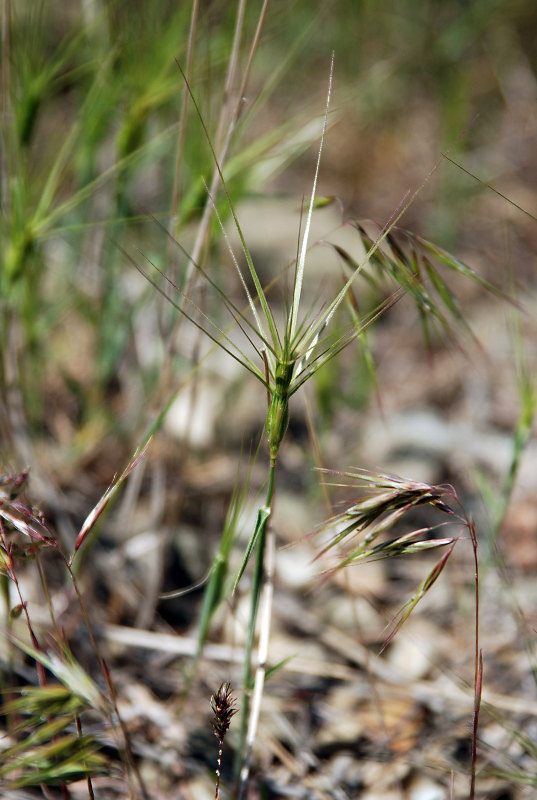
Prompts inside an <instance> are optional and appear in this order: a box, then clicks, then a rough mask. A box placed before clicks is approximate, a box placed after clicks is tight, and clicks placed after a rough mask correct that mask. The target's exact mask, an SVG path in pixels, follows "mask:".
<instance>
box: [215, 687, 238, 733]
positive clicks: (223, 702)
mask: <svg viewBox="0 0 537 800" xmlns="http://www.w3.org/2000/svg"><path fill="white" fill-rule="evenodd" d="M211 708H212V711H213V714H214V718H213V722H212V725H213V731H214V735H215V736H216V738H217V739H218V741H219V742H222V741H223V739H224V737H225V735H226V733H227V732H228V730H229V726H230V724H231V718H232V717H233V716H234V714H236V713H237V709H236V708H235V698H234V697H233V692H232V689H231V684H229V683H222V684H220V688H219V689H218V691H217V692H215V693H214V694H213V695H212V697H211Z"/></svg>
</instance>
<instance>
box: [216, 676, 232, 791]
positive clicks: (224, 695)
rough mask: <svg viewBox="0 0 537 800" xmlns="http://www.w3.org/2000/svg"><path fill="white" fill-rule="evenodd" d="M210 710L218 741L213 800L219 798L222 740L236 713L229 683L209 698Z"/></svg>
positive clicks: (223, 684) (221, 685) (224, 684)
mask: <svg viewBox="0 0 537 800" xmlns="http://www.w3.org/2000/svg"><path fill="white" fill-rule="evenodd" d="M211 709H212V711H213V720H212V726H213V731H214V735H215V736H216V738H217V739H218V761H217V767H216V787H215V792H214V798H215V800H218V798H219V797H220V777H221V771H222V750H223V748H224V739H225V737H226V734H227V732H228V730H229V726H230V724H231V719H232V717H233V716H234V715H235V714H236V713H237V709H236V708H235V698H234V697H233V691H232V689H231V684H230V683H227V682H226V683H222V684H220V688H219V689H218V690H217V691H216V692H215V693H214V694H213V695H212V696H211Z"/></svg>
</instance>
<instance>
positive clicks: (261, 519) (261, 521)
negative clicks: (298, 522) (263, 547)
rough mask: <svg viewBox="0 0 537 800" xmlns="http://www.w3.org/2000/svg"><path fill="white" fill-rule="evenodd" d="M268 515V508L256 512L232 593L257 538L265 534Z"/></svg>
mask: <svg viewBox="0 0 537 800" xmlns="http://www.w3.org/2000/svg"><path fill="white" fill-rule="evenodd" d="M270 514H271V510H270V508H267V507H266V506H263V507H262V508H260V509H259V511H258V512H257V520H256V523H255V528H254V532H253V534H252V536H251V537H250V541H249V542H248V545H247V547H246V550H245V553H244V558H243V560H242V564H241V566H240V569H239V571H238V573H237V577H236V578H235V583H234V584H233V592H235V591H236V589H237V586H238V584H239V581H240V579H241V578H242V576H243V574H244V570H245V569H246V566H247V564H248V562H249V560H250V556H251V555H252V552H253V550H254V548H255V546H256V544H257V542H258V541H259V538H260V537H261V535H262V534H263V533H264V532H265V527H266V524H267V520H268V518H269V517H270Z"/></svg>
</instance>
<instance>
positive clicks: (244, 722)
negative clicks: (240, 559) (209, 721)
mask: <svg viewBox="0 0 537 800" xmlns="http://www.w3.org/2000/svg"><path fill="white" fill-rule="evenodd" d="M275 473H276V465H275V463H274V462H272V460H271V464H270V470H269V480H268V486H267V494H266V498H265V510H266V511H267V512H268V513H267V515H266V517H265V519H264V521H263V524H262V528H261V531H260V533H259V537H258V542H257V550H256V554H255V562H254V573H253V577H252V591H251V597H252V605H251V608H250V622H249V625H248V636H247V639H246V646H245V654H244V673H243V690H244V699H243V704H242V713H241V729H240V739H239V747H238V749H237V755H236V760H235V772H236V774H237V775H238V773H239V771H240V770H241V769H242V768H244V765H245V764H246V761H247V756H248V753H246V754H245V747H246V735H247V728H248V720H249V718H250V699H251V696H252V689H253V685H252V676H253V669H252V651H253V646H254V640H255V629H256V622H257V614H258V611H259V603H260V598H261V593H262V590H263V587H264V586H265V584H266V580H267V574H266V563H265V555H266V541H267V530H268V522H269V520H270V517H271V515H272V506H271V504H272V500H273V496H274V478H275ZM270 579H272V576H270Z"/></svg>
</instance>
